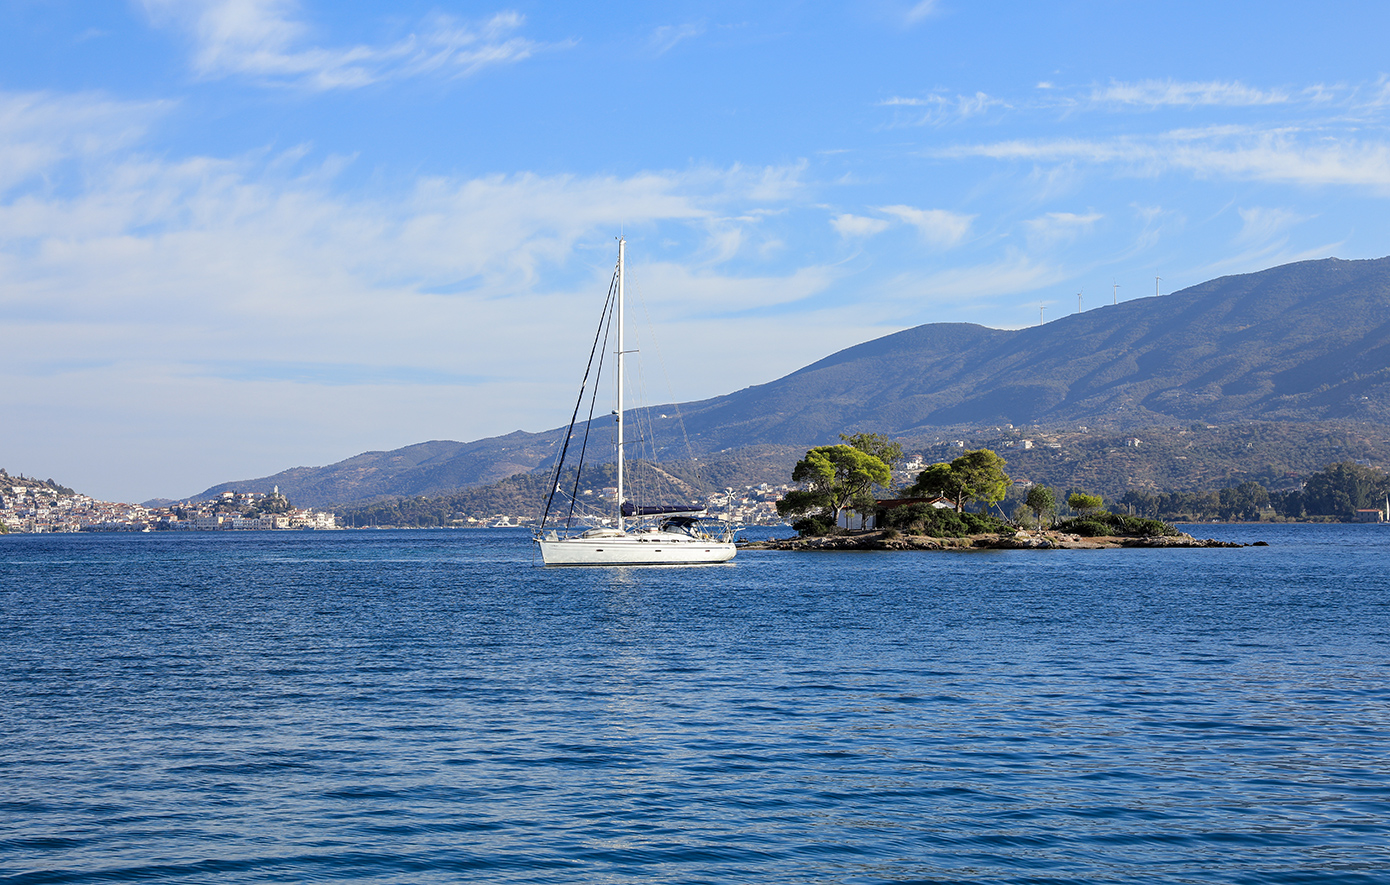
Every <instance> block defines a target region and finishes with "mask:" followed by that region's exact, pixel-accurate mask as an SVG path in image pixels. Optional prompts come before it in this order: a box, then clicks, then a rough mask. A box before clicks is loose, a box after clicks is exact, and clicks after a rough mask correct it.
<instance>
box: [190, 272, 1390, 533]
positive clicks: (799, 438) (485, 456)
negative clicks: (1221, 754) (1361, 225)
mask: <svg viewBox="0 0 1390 885" xmlns="http://www.w3.org/2000/svg"><path fill="white" fill-rule="evenodd" d="M676 414H679V415H681V416H682V418H683V423H684V431H685V432H684V434H681V433H679V432H672V433H669V434H664V435H663V436H666V437H671V438H673V439H681V441H682V443H683V442H684V440H683V439H682V437H688V439H689V443H690V448H689V450H687V449H686V447H685V446H684V445H683V444H682V445H681V446H680V447H679V450H677V447H675V446H674V445H668V446H667V447H666V448H661V449H658V450H656V451H655V452H654V453H653V455H654V457H656V458H657V459H661V460H665V459H679V458H685V457H688V456H689V455H688V451H689V452H691V453H693V454H694V455H695V456H698V457H700V458H701V459H702V460H706V459H708V460H711V461H713V460H716V459H718V458H720V457H725V458H727V457H730V452H731V450H742V449H748V450H749V451H751V452H753V453H754V455H753V457H755V458H764V459H765V458H767V457H770V455H769V453H780V454H779V455H778V457H785V455H786V451H787V450H793V451H794V450H796V449H798V448H804V447H805V446H808V445H815V444H822V443H827V442H834V441H838V435H839V434H840V433H841V432H844V431H858V430H866V431H877V432H881V433H886V434H889V435H892V436H894V437H898V438H902V439H906V440H929V439H930V438H931V437H932V435H933V434H935V433H938V432H940V431H944V430H950V429H953V428H954V429H960V430H961V431H962V432H964V431H968V430H970V429H972V428H981V427H984V426H987V425H1004V424H1014V425H1025V424H1027V425H1033V426H1039V427H1055V428H1061V427H1067V426H1074V425H1078V424H1087V425H1091V426H1095V427H1098V428H1107V429H1110V430H1115V431H1123V430H1125V429H1128V428H1133V429H1138V428H1147V427H1162V426H1174V427H1176V426H1184V425H1186V424H1188V423H1191V422H1195V421H1201V422H1208V423H1212V424H1230V423H1237V422H1250V421H1261V422H1296V423H1306V422H1327V421H1333V422H1338V423H1343V422H1353V423H1357V422H1370V423H1373V424H1377V425H1385V424H1390V258H1381V259H1375V260H1366V261H1343V260H1340V259H1336V258H1329V259H1323V260H1319V261H1305V262H1299V263H1297V264H1289V265H1284V266H1282V267H1276V268H1272V269H1270V270H1265V271H1261V272H1259V273H1252V274H1242V275H1238V276H1229V277H1222V278H1220V279H1216V280H1212V281H1210V282H1206V283H1202V284H1200V285H1197V286H1193V287H1191V288H1188V289H1184V290H1182V291H1179V292H1175V293H1173V294H1171V295H1164V296H1159V297H1152V298H1141V299H1136V300H1133V301H1127V302H1125V303H1123V304H1119V305H1113V306H1105V307H1100V308H1095V309H1093V310H1089V311H1086V312H1084V313H1078V314H1072V315H1070V316H1066V317H1062V318H1061V319H1057V320H1054V321H1052V322H1050V323H1047V324H1045V325H1040V326H1035V327H1032V328H1028V329H1019V330H1012V331H1009V330H1000V329H989V328H986V327H984V326H977V325H971V324H963V323H934V324H930V325H925V326H918V327H916V328H913V329H908V330H906V331H903V332H898V333H896V334H893V335H887V336H885V337H882V338H878V339H875V340H873V341H869V342H866V343H864V344H860V345H857V346H855V347H851V348H848V349H846V350H842V351H840V352H838V353H835V354H832V355H830V356H828V357H826V358H825V359H823V360H820V361H818V362H816V363H813V364H812V365H809V366H807V367H805V368H804V369H800V370H798V371H796V372H793V373H792V374H790V375H787V376H785V377H783V378H779V379H777V380H775V381H771V382H769V383H767V384H761V385H757V386H754V387H748V388H745V389H743V390H740V391H737V392H735V393H730V394H727V395H724V396H719V397H714V398H712V399H707V400H701V401H699V402H694V403H685V404H681V405H678V406H677V405H664V406H657V407H654V408H653V409H652V410H651V415H652V419H653V422H654V423H655V424H657V425H658V429H660V427H661V425H662V424H663V423H666V424H667V426H670V427H671V428H672V429H673V430H674V429H675V428H674V422H675V418H674V417H668V418H661V417H657V416H660V415H670V416H675V415H676ZM610 428H611V425H610V424H609V423H608V422H607V421H605V422H603V423H602V424H601V425H599V424H596V425H595V428H594V430H595V433H596V434H597V436H596V438H595V441H594V442H593V443H592V444H595V445H603V444H604V441H605V436H606V434H608V433H610V432H611V431H610ZM559 438H560V434H559V432H558V431H549V432H547V433H541V434H532V433H523V432H520V431H518V432H516V433H512V434H508V435H506V436H502V437H494V438H491V439H484V440H478V441H476V442H472V443H457V442H442V441H440V442H430V443H421V444H419V445H416V446H409V447H406V448H404V449H397V450H395V451H392V452H368V453H364V454H362V455H358V456H356V457H354V458H349V459H348V460H346V461H342V462H339V463H338V464H333V465H329V466H327V467H315V468H296V469H295V470H290V471H286V472H284V473H280V474H277V475H275V476H271V477H264V478H262V479H258V480H248V481H243V482H237V483H225V484H223V485H221V486H216V487H214V488H212V489H209V490H207V492H204V493H203V494H204V495H211V494H215V493H216V492H219V491H221V490H224V489H229V488H237V489H244V490H256V491H261V490H269V488H270V486H272V485H277V484H278V485H279V486H280V487H281V489H282V490H284V491H285V492H286V493H287V494H288V495H289V496H290V497H291V499H292V500H295V501H296V502H302V503H303V504H305V505H309V506H322V505H327V504H344V503H351V502H357V501H364V500H370V499H373V498H379V497H384V496H395V495H437V494H442V493H444V492H448V491H453V490H457V489H461V488H468V487H472V486H478V485H483V484H487V483H490V482H493V481H495V480H498V479H501V478H503V477H505V476H508V475H513V474H516V473H522V472H526V471H528V470H531V469H534V468H536V467H538V466H541V465H543V464H545V463H546V462H547V461H548V460H549V459H550V458H552V457H553V454H554V452H555V447H556V444H557V442H558V440H559ZM750 447H751V448H750ZM262 487H264V488H262Z"/></svg>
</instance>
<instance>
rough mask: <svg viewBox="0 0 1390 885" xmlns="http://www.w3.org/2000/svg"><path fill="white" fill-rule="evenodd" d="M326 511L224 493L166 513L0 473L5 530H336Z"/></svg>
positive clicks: (276, 497)
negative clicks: (101, 499)
mask: <svg viewBox="0 0 1390 885" xmlns="http://www.w3.org/2000/svg"><path fill="white" fill-rule="evenodd" d="M335 528H338V525H337V519H336V517H335V516H334V514H333V513H331V512H327V511H317V510H310V509H307V508H296V507H291V506H289V502H288V501H287V500H285V498H284V496H283V495H280V494H279V492H278V490H277V491H274V492H270V493H265V494H262V493H259V492H247V493H238V492H224V493H223V494H221V495H218V496H217V497H215V498H213V499H211V500H208V501H200V502H191V501H185V502H179V503H175V504H171V505H168V506H165V507H144V506H142V505H139V504H118V503H112V502H109V501H98V500H96V499H95V498H92V497H91V496H89V495H83V494H80V493H78V492H75V491H73V490H72V489H69V488H66V487H64V486H61V485H58V484H57V483H55V482H54V481H53V480H51V479H49V480H36V479H30V478H28V477H24V476H10V475H9V473H7V472H6V471H5V470H4V469H0V530H3V531H5V532H13V533H17V534H46V533H51V532H152V531H203V532H206V531H232V530H242V531H245V530H271V529H281V530H291V529H301V530H302V529H335Z"/></svg>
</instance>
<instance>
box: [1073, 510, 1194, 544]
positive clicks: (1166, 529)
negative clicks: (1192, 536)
mask: <svg viewBox="0 0 1390 885" xmlns="http://www.w3.org/2000/svg"><path fill="white" fill-rule="evenodd" d="M1057 531H1059V532H1067V533H1069V534H1073V535H1080V536H1081V537H1083V538H1095V537H1099V536H1101V535H1115V536H1118V537H1125V538H1163V537H1171V536H1173V535H1177V534H1180V533H1179V532H1178V530H1177V529H1175V528H1173V527H1172V526H1171V525H1169V524H1168V523H1166V522H1161V521H1159V520H1157V519H1146V518H1145V517H1142V516H1125V515H1124V514H1121V513H1106V512H1104V511H1102V512H1100V513H1092V514H1090V515H1088V516H1079V517H1077V518H1076V519H1068V520H1064V521H1063V522H1060V523H1058V524H1057Z"/></svg>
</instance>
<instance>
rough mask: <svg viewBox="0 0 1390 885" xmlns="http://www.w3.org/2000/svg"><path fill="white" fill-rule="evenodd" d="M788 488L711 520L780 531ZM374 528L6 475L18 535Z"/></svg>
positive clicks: (479, 519)
mask: <svg viewBox="0 0 1390 885" xmlns="http://www.w3.org/2000/svg"><path fill="white" fill-rule="evenodd" d="M788 488H790V487H789V486H774V485H769V484H767V483H762V484H760V485H756V486H749V487H748V488H746V489H742V490H734V491H732V492H721V493H718V494H714V495H710V496H709V498H708V500H707V501H706V502H705V503H706V507H707V510H708V513H709V515H710V516H712V517H715V518H718V519H731V520H732V521H734V522H735V523H737V524H740V525H775V524H778V523H780V522H781V517H779V516H778V515H777V506H776V504H777V501H778V499H780V498H781V497H782V495H784V494H785V493H786V491H787V489H788ZM616 495H617V489H616V488H599V489H592V490H588V491H586V492H585V495H584V496H585V497H590V498H592V499H594V500H595V502H596V503H598V505H599V506H600V507H602V506H604V505H606V504H611V503H612V501H613V500H614V499H615V498H616ZM455 516H456V518H455V519H453V520H451V521H450V527H455V528H484V527H496V528H501V527H515V526H526V525H530V524H532V523H533V522H534V520H533V519H532V518H529V517H527V516H523V515H517V514H508V513H495V514H463V513H459V514H456V515H455ZM370 527H374V526H367V525H353V524H351V523H346V524H345V523H344V522H343V521H342V520H340V518H339V517H338V516H337V515H336V514H335V513H334V512H332V511H327V510H314V509H310V508H304V507H294V506H291V505H290V502H289V501H288V500H287V499H286V498H285V496H284V495H282V494H281V493H280V492H279V489H278V488H277V489H274V490H272V491H271V492H266V493H262V492H233V491H226V492H222V493H220V494H218V495H216V496H213V497H211V498H209V499H207V500H202V501H179V502H174V503H170V504H164V505H162V506H146V505H141V504H122V503H113V502H109V501H100V500H97V499H95V498H93V497H91V496H89V495H84V494H81V493H80V492H76V491H73V490H72V489H69V488H66V487H64V486H62V485H60V484H58V483H56V482H54V481H53V480H51V479H49V480H37V479H32V478H29V477H24V476H11V475H10V474H8V473H7V472H5V471H4V470H3V469H0V531H4V532H10V533H15V534H46V533H55V532H154V531H197V532H210V531H273V530H301V531H303V530H333V529H341V528H370Z"/></svg>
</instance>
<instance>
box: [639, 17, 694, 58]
mask: <svg viewBox="0 0 1390 885" xmlns="http://www.w3.org/2000/svg"><path fill="white" fill-rule="evenodd" d="M704 33H705V23H704V22H688V23H686V24H683V25H662V26H661V27H659V28H657V29H656V30H654V31H652V36H651V38H650V40H649V44H650V46H651V48H652V51H653V52H655V53H656V54H657V55H661V54H662V53H665V52H669V51H670V50H671V49H673V48H674V47H675V46H676V44H677V43H680V42H681V41H682V40H690V39H693V38H695V37H699V36H702V35H703V34H704Z"/></svg>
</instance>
